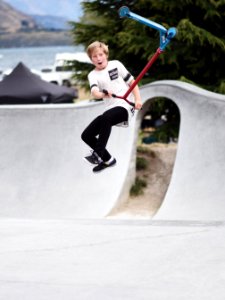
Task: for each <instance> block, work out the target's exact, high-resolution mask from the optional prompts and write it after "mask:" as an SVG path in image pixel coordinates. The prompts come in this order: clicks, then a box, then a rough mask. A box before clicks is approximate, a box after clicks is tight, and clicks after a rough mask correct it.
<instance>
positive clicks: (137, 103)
mask: <svg viewBox="0 0 225 300" xmlns="http://www.w3.org/2000/svg"><path fill="white" fill-rule="evenodd" d="M133 82H134V80H132V81H131V82H130V84H129V85H130V86H131V85H132V84H133ZM132 93H133V95H134V99H135V109H138V110H139V109H141V108H142V101H141V95H140V90H139V87H138V85H136V86H135V87H134V89H133V90H132Z"/></svg>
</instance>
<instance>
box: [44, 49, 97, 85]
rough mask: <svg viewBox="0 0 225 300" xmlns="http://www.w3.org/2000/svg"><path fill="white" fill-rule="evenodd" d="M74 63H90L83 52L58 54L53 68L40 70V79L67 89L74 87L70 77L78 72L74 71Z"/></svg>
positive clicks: (48, 67) (47, 67)
mask: <svg viewBox="0 0 225 300" xmlns="http://www.w3.org/2000/svg"><path fill="white" fill-rule="evenodd" d="M74 61H78V62H81V63H91V61H90V59H89V57H88V55H87V54H86V53H85V52H75V53H58V54H56V57H55V62H54V64H53V66H46V67H43V68H42V69H41V78H42V79H43V80H46V81H48V82H52V83H55V84H58V85H65V86H69V87H70V86H71V85H75V84H76V82H74V80H73V78H72V77H73V74H74V73H75V72H79V70H74Z"/></svg>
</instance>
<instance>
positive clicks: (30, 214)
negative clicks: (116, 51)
mask: <svg viewBox="0 0 225 300" xmlns="http://www.w3.org/2000/svg"><path fill="white" fill-rule="evenodd" d="M141 95H142V99H143V102H144V109H143V111H142V112H140V113H139V114H137V115H136V118H134V119H133V122H132V124H131V126H130V127H129V128H126V129H124V128H117V127H115V128H113V130H112V136H111V138H110V142H109V144H108V149H109V151H110V152H111V153H112V154H113V155H114V156H115V157H116V158H117V161H118V163H117V166H116V167H115V168H111V169H110V170H105V171H104V172H102V173H100V174H93V173H92V167H91V166H89V165H87V164H86V163H85V162H84V161H83V159H82V157H83V156H84V155H85V154H86V153H88V148H87V146H86V145H85V144H84V143H83V142H82V141H81V139H80V135H81V132H82V131H83V129H84V128H85V127H86V126H87V124H88V123H89V122H90V121H91V120H92V119H93V118H94V117H95V116H97V115H98V114H99V113H100V112H102V111H103V109H104V106H103V104H102V103H85V104H80V105H70V104H66V105H63V104H62V105H31V106H23V105H20V106H2V107H0V124H1V126H0V134H1V140H0V217H21V218H101V217H104V216H106V215H108V214H109V213H110V211H111V209H112V208H113V207H115V205H117V204H118V203H119V202H121V201H123V199H126V197H127V196H128V193H129V189H130V186H131V184H132V183H133V180H134V177H135V152H136V138H137V128H138V126H139V124H140V120H141V118H142V115H143V113H144V111H145V109H147V107H148V105H149V103H150V102H151V99H153V98H155V97H167V98H169V99H171V100H173V101H174V102H175V103H176V104H177V105H178V107H179V109H180V113H181V126H180V135H179V144H178V152H177V157H176V162H175V166H174V172H173V175H172V180H171V184H170V186H169V189H168V192H167V195H166V197H165V200H164V202H163V205H162V207H161V208H160V210H159V212H158V213H157V214H156V216H155V218H158V219H173V220H184V219H187V220H205V219H207V220H224V219H225V196H224V195H225V185H224V174H225V163H224V162H225V151H224V148H225V147H224V146H225V145H224V144H225V131H224V124H225V96H222V95H218V94H215V93H211V92H208V91H205V90H203V89H200V88H197V87H194V86H192V85H190V84H186V83H182V82H178V81H159V82H155V83H152V84H149V85H146V86H144V87H143V88H142V89H141Z"/></svg>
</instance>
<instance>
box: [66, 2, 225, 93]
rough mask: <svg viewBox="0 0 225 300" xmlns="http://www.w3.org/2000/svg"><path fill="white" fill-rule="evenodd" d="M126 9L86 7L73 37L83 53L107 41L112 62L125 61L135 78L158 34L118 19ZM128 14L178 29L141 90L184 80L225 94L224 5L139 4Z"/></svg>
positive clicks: (91, 4) (116, 4) (115, 4)
mask: <svg viewBox="0 0 225 300" xmlns="http://www.w3.org/2000/svg"><path fill="white" fill-rule="evenodd" d="M123 3H124V1H121V0H117V1H116V0H114V1H106V0H96V1H83V2H82V5H83V16H82V18H81V19H80V21H79V22H71V25H72V34H73V39H74V43H75V44H76V45H83V46H84V47H87V46H88V45H89V44H90V43H91V42H93V41H94V40H101V41H104V42H105V43H107V44H108V45H109V48H110V58H111V59H119V60H121V61H122V62H123V63H124V64H125V65H126V67H127V68H128V69H129V70H130V72H131V73H132V74H133V75H134V76H137V75H138V74H139V73H140V71H141V70H142V69H143V67H144V66H145V65H146V63H147V61H148V60H149V58H150V57H151V56H152V54H153V53H154V52H155V51H156V49H157V48H158V46H159V34H158V32H156V31H155V30H154V29H151V28H149V27H147V26H145V25H143V24H140V23H138V22H136V21H134V20H131V19H128V18H122V19H121V18H119V16H118V9H119V8H120V7H121V6H123ZM129 8H130V10H131V11H132V12H135V13H136V14H139V15H141V16H143V17H145V18H147V19H150V20H152V21H155V22H157V23H160V24H162V25H163V26H165V27H166V28H169V27H176V28H177V29H178V34H177V36H176V37H175V39H173V40H172V42H171V43H170V44H169V46H168V47H167V48H166V50H165V53H163V54H162V55H161V56H160V57H159V59H158V60H157V61H156V62H155V64H154V65H153V66H152V68H151V69H150V70H149V72H148V73H147V74H146V75H145V76H144V78H143V79H142V81H141V83H142V84H144V83H147V82H152V81H155V80H160V79H175V80H184V81H188V82H191V83H193V84H196V85H199V86H201V87H203V88H205V89H208V90H211V91H214V92H219V93H224V94H225V75H224V65H225V33H224V28H225V0H183V1H180V2H179V3H177V1H174V0H171V1H168V0H139V1H129ZM86 73H87V71H86ZM86 73H82V75H81V77H80V78H81V79H82V78H83V79H84V76H86ZM82 76H83V77H82Z"/></svg>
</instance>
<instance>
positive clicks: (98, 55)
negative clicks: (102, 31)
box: [91, 47, 108, 70]
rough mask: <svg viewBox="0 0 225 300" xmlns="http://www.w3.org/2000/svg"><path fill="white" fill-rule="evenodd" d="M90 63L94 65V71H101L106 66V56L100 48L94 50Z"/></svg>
mask: <svg viewBox="0 0 225 300" xmlns="http://www.w3.org/2000/svg"><path fill="white" fill-rule="evenodd" d="M91 61H92V62H93V64H94V65H95V67H96V69H98V70H103V69H105V68H106V66H107V64H108V56H107V55H106V54H105V53H104V51H103V49H102V48H100V47H99V48H96V49H95V50H94V51H93V53H92V55H91Z"/></svg>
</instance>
